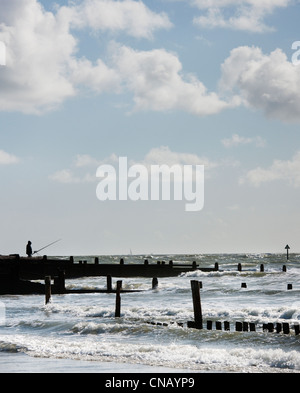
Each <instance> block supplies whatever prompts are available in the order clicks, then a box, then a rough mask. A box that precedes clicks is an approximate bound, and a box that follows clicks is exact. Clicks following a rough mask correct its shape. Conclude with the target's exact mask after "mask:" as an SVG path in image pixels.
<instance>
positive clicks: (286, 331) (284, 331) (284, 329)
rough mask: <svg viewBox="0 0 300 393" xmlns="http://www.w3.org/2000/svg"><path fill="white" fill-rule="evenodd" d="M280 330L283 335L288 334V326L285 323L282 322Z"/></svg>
mask: <svg viewBox="0 0 300 393" xmlns="http://www.w3.org/2000/svg"><path fill="white" fill-rule="evenodd" d="M282 330H283V333H284V334H290V325H289V324H288V323H287V322H283V324H282Z"/></svg>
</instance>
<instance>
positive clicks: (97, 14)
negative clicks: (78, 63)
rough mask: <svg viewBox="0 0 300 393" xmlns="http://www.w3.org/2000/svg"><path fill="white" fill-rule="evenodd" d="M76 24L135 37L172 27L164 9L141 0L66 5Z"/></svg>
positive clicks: (92, 0)
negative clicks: (160, 11)
mask: <svg viewBox="0 0 300 393" xmlns="http://www.w3.org/2000/svg"><path fill="white" fill-rule="evenodd" d="M62 13H63V14H66V15H68V16H69V18H70V20H71V24H72V26H73V27H75V28H84V27H86V26H89V27H90V28H92V29H94V30H97V31H99V30H100V31H101V30H102V31H103V30H110V31H112V32H125V33H126V34H129V35H131V36H133V37H136V38H148V39H151V38H152V37H153V33H154V32H155V31H156V30H158V29H169V28H171V27H172V23H171V22H170V20H169V18H168V16H167V15H166V14H165V13H160V14H157V13H155V12H152V11H151V10H150V9H149V8H148V7H146V6H145V4H144V3H143V2H141V1H133V0H124V1H111V0H85V1H83V2H82V3H81V4H79V5H77V6H74V7H63V9H62Z"/></svg>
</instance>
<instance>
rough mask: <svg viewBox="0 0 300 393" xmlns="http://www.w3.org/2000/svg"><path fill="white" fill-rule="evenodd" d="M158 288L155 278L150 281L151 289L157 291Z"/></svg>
mask: <svg viewBox="0 0 300 393" xmlns="http://www.w3.org/2000/svg"><path fill="white" fill-rule="evenodd" d="M157 287H158V279H157V278H156V277H154V278H153V280H152V289H157Z"/></svg>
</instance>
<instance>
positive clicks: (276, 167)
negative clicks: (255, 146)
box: [240, 152, 300, 188]
mask: <svg viewBox="0 0 300 393" xmlns="http://www.w3.org/2000/svg"><path fill="white" fill-rule="evenodd" d="M276 180H277V181H278V180H281V181H286V182H288V183H289V184H291V185H292V186H294V187H295V188H298V187H300V152H298V153H297V154H296V155H295V156H294V157H293V158H292V160H287V161H283V160H275V161H274V162H273V164H272V165H271V166H270V167H269V168H267V169H263V168H260V167H258V168H255V169H252V170H250V171H249V172H248V173H247V174H246V176H245V177H244V178H242V179H241V181H240V183H241V184H243V183H249V184H252V185H254V186H256V187H258V186H260V185H261V184H263V183H269V182H272V181H276Z"/></svg>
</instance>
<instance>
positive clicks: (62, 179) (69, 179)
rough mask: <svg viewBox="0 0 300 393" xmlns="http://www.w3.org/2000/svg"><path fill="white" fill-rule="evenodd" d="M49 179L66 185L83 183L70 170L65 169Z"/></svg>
mask: <svg viewBox="0 0 300 393" xmlns="http://www.w3.org/2000/svg"><path fill="white" fill-rule="evenodd" d="M49 179H50V180H53V181H55V182H57V183H64V184H76V183H80V182H81V179H80V178H79V177H76V176H75V175H74V174H73V172H72V171H71V170H70V169H63V170H61V171H58V172H55V173H54V174H53V175H51V176H49Z"/></svg>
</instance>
